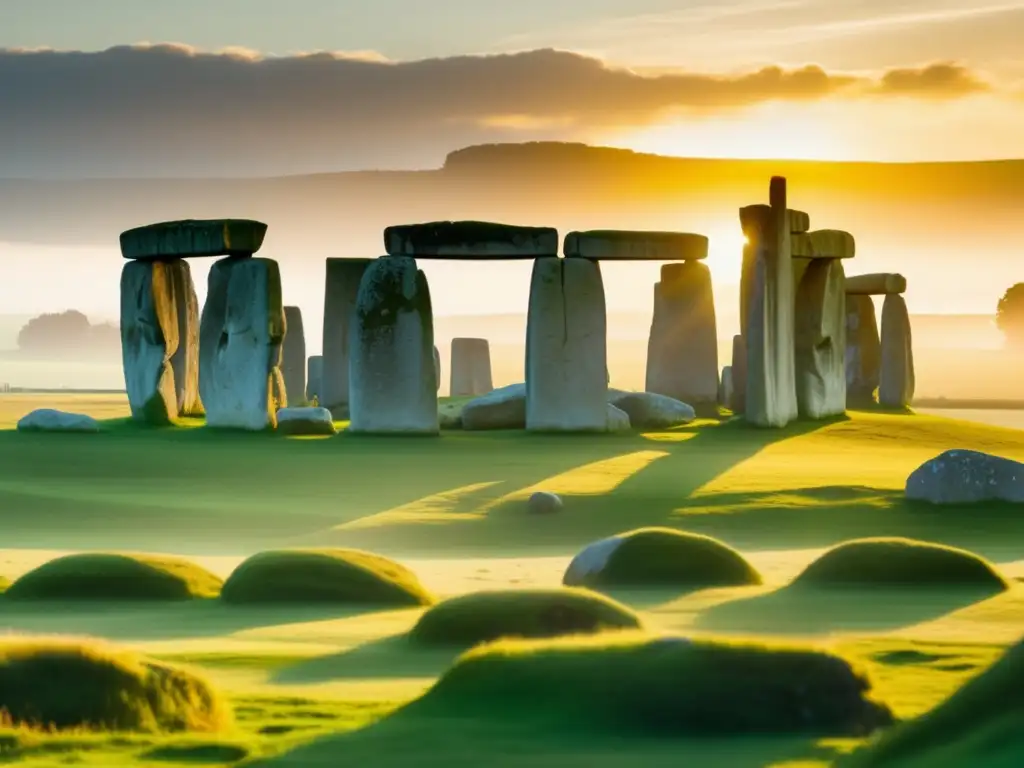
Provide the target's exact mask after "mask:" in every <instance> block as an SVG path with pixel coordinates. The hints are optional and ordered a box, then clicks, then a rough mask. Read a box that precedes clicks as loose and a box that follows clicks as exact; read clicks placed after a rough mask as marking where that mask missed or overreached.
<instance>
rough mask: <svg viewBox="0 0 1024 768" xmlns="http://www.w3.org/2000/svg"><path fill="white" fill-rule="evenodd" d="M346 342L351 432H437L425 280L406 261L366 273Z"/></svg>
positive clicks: (385, 259) (377, 264) (384, 261)
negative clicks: (347, 347) (348, 358)
mask: <svg viewBox="0 0 1024 768" xmlns="http://www.w3.org/2000/svg"><path fill="white" fill-rule="evenodd" d="M350 333H351V336H350V340H349V350H350V354H351V357H350V362H349V406H350V409H351V424H350V427H349V430H350V431H351V432H355V433H370V434H424V435H436V434H438V433H439V426H438V416H437V379H436V374H435V369H434V319H433V310H432V307H431V303H430V288H429V286H428V285H427V278H426V275H424V274H423V272H422V271H420V270H419V269H417V266H416V261H415V260H414V259H412V258H409V257H405V256H382V257H381V258H379V259H377V260H376V261H374V262H373V263H372V264H370V266H369V267H368V268H367V269H366V272H365V273H364V274H363V278H362V281H361V282H360V285H359V293H358V296H357V299H356V307H355V313H354V315H353V321H352V327H351V331H350Z"/></svg>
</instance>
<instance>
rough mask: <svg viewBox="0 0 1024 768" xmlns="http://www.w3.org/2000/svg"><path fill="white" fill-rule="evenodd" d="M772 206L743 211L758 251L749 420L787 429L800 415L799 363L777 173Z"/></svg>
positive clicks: (748, 333) (750, 325) (782, 188)
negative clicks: (797, 391)
mask: <svg viewBox="0 0 1024 768" xmlns="http://www.w3.org/2000/svg"><path fill="white" fill-rule="evenodd" d="M769 199H770V203H771V204H770V206H755V207H753V208H746V209H743V210H742V211H741V212H740V221H741V223H742V224H743V230H744V234H745V235H746V236H747V242H748V246H747V247H748V248H750V249H751V251H752V253H753V254H754V280H753V283H752V286H751V289H750V290H751V293H750V302H749V306H748V313H749V314H748V318H747V326H746V329H745V332H744V337H745V341H746V345H747V371H746V408H745V411H744V418H746V420H747V421H748V422H750V423H751V424H754V425H756V426H759V427H784V426H786V424H788V423H789V422H790V421H792V420H793V419H795V418H796V416H797V400H796V368H795V361H794V349H793V336H794V318H793V311H794V300H793V262H792V253H791V237H792V232H791V229H792V228H793V226H794V225H793V224H792V221H791V219H792V218H793V217H792V216H791V214H790V212H789V210H788V209H787V208H786V180H785V179H783V178H781V177H773V178H772V180H771V187H770V194H769Z"/></svg>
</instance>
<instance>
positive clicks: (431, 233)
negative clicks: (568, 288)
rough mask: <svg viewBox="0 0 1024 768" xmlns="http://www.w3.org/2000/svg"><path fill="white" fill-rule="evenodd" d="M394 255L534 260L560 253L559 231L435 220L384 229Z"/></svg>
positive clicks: (488, 223)
mask: <svg viewBox="0 0 1024 768" xmlns="http://www.w3.org/2000/svg"><path fill="white" fill-rule="evenodd" d="M384 248H385V250H386V251H387V253H388V254H389V255H391V256H413V257H416V258H419V259H430V258H434V259H481V260H487V259H533V258H536V257H538V256H557V255H558V231H557V230H555V229H552V228H550V227H517V226H513V225H511V224H498V223H494V222H488V221H434V222H429V223H426V224H407V225H403V226H397V227H388V228H387V229H385V230H384Z"/></svg>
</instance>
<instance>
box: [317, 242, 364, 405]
mask: <svg viewBox="0 0 1024 768" xmlns="http://www.w3.org/2000/svg"><path fill="white" fill-rule="evenodd" d="M372 263H373V259H327V264H326V267H327V280H326V288H325V291H324V328H323V352H324V353H323V359H324V362H323V375H322V377H321V379H320V401H319V402H320V405H322V406H323V407H325V408H327V409H329V410H330V411H331V413H333V414H334V415H335V417H340V418H348V411H349V408H348V401H349V396H348V383H349V382H348V374H349V370H348V369H349V336H350V334H351V327H352V321H353V318H354V316H355V308H356V296H357V294H358V293H359V283H360V281H361V280H362V279H363V274H364V273H365V272H366V268H367V267H369V266H370V264H372Z"/></svg>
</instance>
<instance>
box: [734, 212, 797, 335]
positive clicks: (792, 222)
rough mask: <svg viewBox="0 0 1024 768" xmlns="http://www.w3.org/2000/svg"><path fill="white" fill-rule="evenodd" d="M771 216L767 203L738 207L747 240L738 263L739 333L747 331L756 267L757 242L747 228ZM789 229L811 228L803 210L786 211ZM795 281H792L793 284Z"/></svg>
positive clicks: (794, 230) (757, 225)
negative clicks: (740, 260)
mask: <svg viewBox="0 0 1024 768" xmlns="http://www.w3.org/2000/svg"><path fill="white" fill-rule="evenodd" d="M770 216H771V206H769V205H763V204H761V205H748V206H746V207H745V208H741V209H740V226H741V228H742V229H743V233H744V235H746V236H747V240H746V242H745V243H744V246H743V258H742V262H741V265H740V335H741V336H742V335H743V334H745V333H746V332H747V322H748V320H749V316H750V301H751V297H752V296H753V287H754V277H755V273H756V267H757V254H758V245H757V242H755V241H754V240H752V239H751V238H750V235H749V230H751V229H755V230H756V229H758V228H759V227H760V226H761V223H762V222H763V221H764V220H765V219H766V218H767V217H770ZM787 221H788V222H789V231H790V232H791V233H794V234H802V233H804V232H807V231H809V230H810V228H811V217H810V216H808V215H807V214H806V213H804V212H803V211H797V210H793V209H790V210H789V211H787ZM795 285H796V282H794V286H795Z"/></svg>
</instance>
